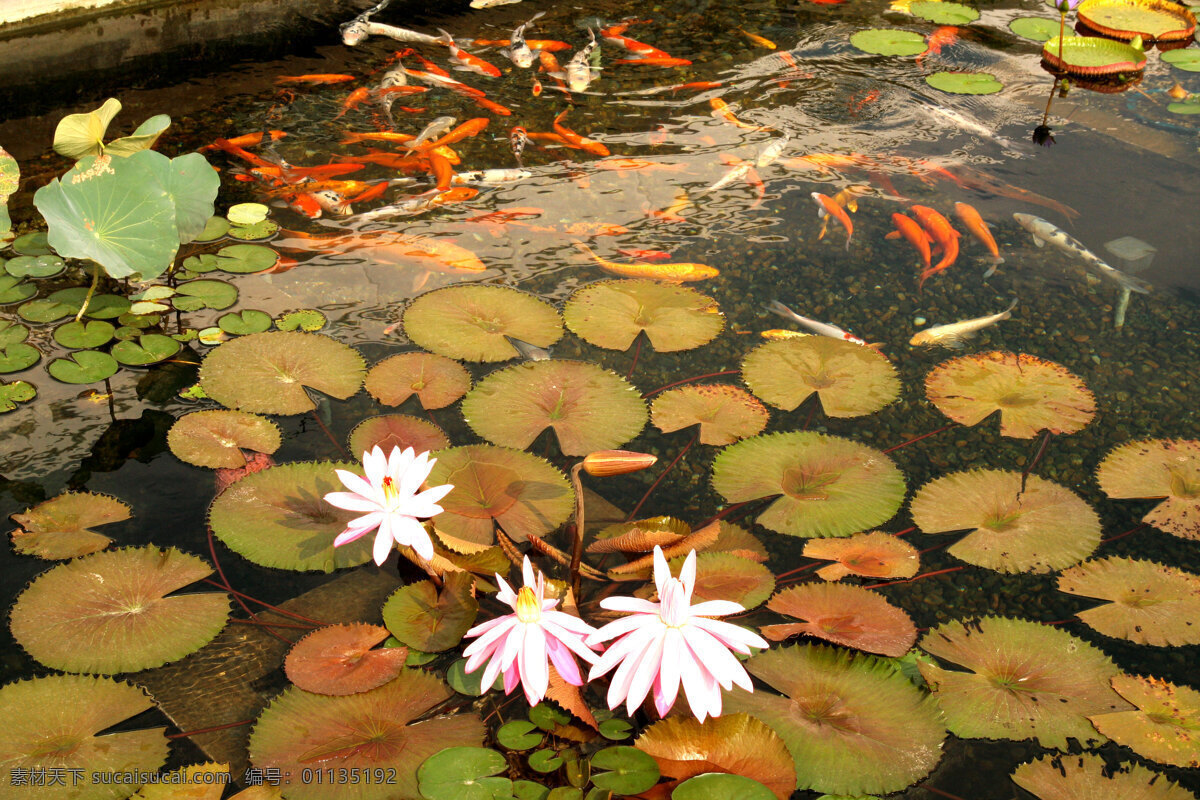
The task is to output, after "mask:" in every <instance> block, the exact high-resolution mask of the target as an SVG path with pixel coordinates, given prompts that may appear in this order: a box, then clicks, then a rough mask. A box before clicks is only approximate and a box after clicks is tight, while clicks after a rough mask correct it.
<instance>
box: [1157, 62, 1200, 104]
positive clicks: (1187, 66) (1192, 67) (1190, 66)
mask: <svg viewBox="0 0 1200 800" xmlns="http://www.w3.org/2000/svg"><path fill="white" fill-rule="evenodd" d="M1159 58H1160V59H1161V60H1163V61H1165V62H1167V63H1168V64H1170V65H1171V66H1172V67H1175V68H1176V69H1182V70H1185V71H1187V72H1200V50H1197V49H1196V48H1195V47H1185V48H1183V49H1181V50H1168V51H1167V52H1165V53H1163V54H1162V55H1160V56H1159ZM1172 105H1174V104H1172ZM1193 113H1195V112H1193Z"/></svg>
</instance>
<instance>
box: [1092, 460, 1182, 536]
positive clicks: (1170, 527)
mask: <svg viewBox="0 0 1200 800" xmlns="http://www.w3.org/2000/svg"><path fill="white" fill-rule="evenodd" d="M1096 481H1097V482H1098V483H1099V484H1100V488H1101V489H1102V490H1103V491H1104V493H1105V494H1106V495H1108V496H1109V497H1111V498H1114V499H1116V500H1128V499H1133V498H1147V499H1155V500H1157V499H1159V498H1166V499H1165V500H1164V501H1163V502H1161V503H1159V504H1158V505H1156V506H1155V507H1154V508H1152V509H1150V511H1149V513H1147V514H1146V515H1145V516H1144V517H1142V521H1143V522H1146V523H1148V524H1150V525H1153V526H1154V527H1156V528H1158V529H1159V530H1162V531H1166V532H1167V533H1169V534H1171V535H1173V536H1179V537H1180V538H1183V539H1200V440H1196V439H1146V440H1142V441H1136V442H1127V443H1126V444H1123V445H1121V446H1119V447H1116V448H1114V449H1113V450H1112V452H1110V453H1109V454H1108V455H1107V456H1105V457H1104V460H1103V461H1101V462H1100V466H1099V467H1097V468H1096Z"/></svg>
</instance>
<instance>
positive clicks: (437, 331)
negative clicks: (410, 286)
mask: <svg viewBox="0 0 1200 800" xmlns="http://www.w3.org/2000/svg"><path fill="white" fill-rule="evenodd" d="M404 332H405V334H406V335H407V336H408V338H409V339H411V340H412V341H413V342H414V343H416V344H417V345H418V346H420V347H422V348H424V349H425V350H429V351H430V352H433V353H437V354H439V355H443V356H446V357H448V358H454V359H460V360H463V361H507V360H508V359H510V358H516V357H517V356H518V355H520V354H519V353H518V352H517V350H516V348H514V347H513V346H512V345H511V344H509V342H508V339H507V338H505V337H512V338H513V339H520V340H521V341H523V342H528V343H530V344H532V345H535V346H537V347H549V346H550V345H552V344H554V343H555V342H557V341H558V340H559V338H560V337H561V336H562V321H561V320H560V319H559V316H558V312H557V311H556V310H555V309H554V306H552V305H550V304H549V303H547V302H546V301H545V300H542V299H540V298H538V297H534V296H533V295H531V294H526V293H525V292H521V291H518V290H516V289H509V288H506V287H503V286H478V285H475V286H470V285H463V286H448V287H446V288H444V289H438V290H436V291H433V292H428V293H426V294H423V295H421V296H420V297H418V298H416V299H415V300H413V301H412V302H411V303H410V304H409V306H408V308H406V309H405V311H404Z"/></svg>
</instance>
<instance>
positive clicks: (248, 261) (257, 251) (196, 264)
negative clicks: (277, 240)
mask: <svg viewBox="0 0 1200 800" xmlns="http://www.w3.org/2000/svg"><path fill="white" fill-rule="evenodd" d="M228 234H229V235H230V236H233V234H234V231H233V229H230V230H229V231H228ZM278 261H279V254H278V253H276V252H275V251H274V250H272V249H271V248H269V247H263V246H262V245H260V244H231V245H228V246H226V247H222V248H221V249H220V250H218V251H217V252H216V254H215V255H214V254H212V253H204V254H202V255H198V256H190V257H188V258H186V259H184V261H183V267H184V269H189V270H192V271H193V272H211V271H212V270H214V269H219V270H221V271H222V272H232V273H235V274H250V273H254V272H262V271H263V270H267V269H270V268H271V267H273V266H275V264H276V262H278ZM224 307H225V306H221V308H224Z"/></svg>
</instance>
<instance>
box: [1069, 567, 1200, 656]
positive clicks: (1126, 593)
mask: <svg viewBox="0 0 1200 800" xmlns="http://www.w3.org/2000/svg"><path fill="white" fill-rule="evenodd" d="M1058 589H1059V591H1061V592H1066V593H1068V594H1075V595H1081V596H1083V597H1095V598H1097V599H1100V600H1108V601H1110V602H1109V603H1107V604H1105V605H1101V606H1097V607H1095V608H1089V609H1086V610H1084V611H1079V612H1077V613H1076V614H1075V616H1077V617H1079V619H1080V621H1081V622H1083V623H1084V624H1085V625H1087V626H1088V627H1090V628H1092V629H1093V630H1096V631H1099V632H1100V633H1102V634H1104V635H1105V636H1114V637H1116V638H1119V639H1128V640H1129V641H1131V642H1137V643H1138V644H1150V645H1157V646H1159V647H1179V646H1182V645H1190V644H1200V575H1194V574H1192V573H1190V572H1184V571H1183V570H1180V569H1176V568H1175V567H1168V566H1164V565H1163V564H1155V563H1154V562H1152V561H1136V560H1134V559H1131V558H1120V557H1118V556H1110V557H1109V558H1101V559H1096V560H1095V561H1088V562H1086V563H1084V564H1080V565H1079V566H1078V567H1074V568H1072V569H1069V570H1067V571H1066V572H1064V573H1062V574H1061V575H1059V576H1058Z"/></svg>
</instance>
